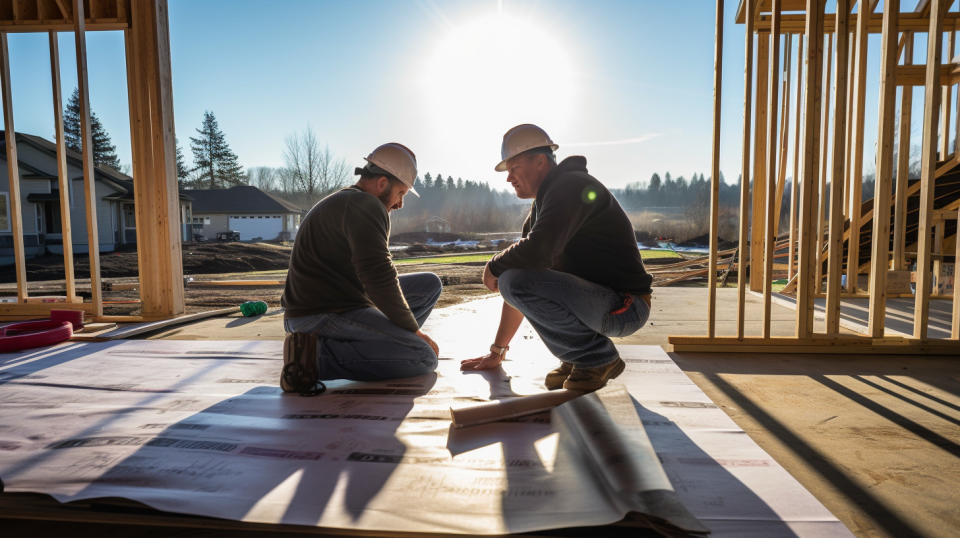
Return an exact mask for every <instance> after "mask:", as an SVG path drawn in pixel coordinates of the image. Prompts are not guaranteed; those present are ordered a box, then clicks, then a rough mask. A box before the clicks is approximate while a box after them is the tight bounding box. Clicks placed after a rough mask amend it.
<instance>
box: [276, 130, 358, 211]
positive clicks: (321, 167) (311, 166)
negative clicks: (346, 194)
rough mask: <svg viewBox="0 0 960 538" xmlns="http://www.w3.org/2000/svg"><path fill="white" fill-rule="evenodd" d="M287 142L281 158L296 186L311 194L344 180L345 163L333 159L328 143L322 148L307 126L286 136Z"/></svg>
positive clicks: (297, 188) (329, 189) (346, 173)
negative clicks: (301, 130) (298, 132)
mask: <svg viewBox="0 0 960 538" xmlns="http://www.w3.org/2000/svg"><path fill="white" fill-rule="evenodd" d="M286 146H287V147H286V149H285V150H284V152H283V160H284V162H285V163H286V165H287V166H286V173H287V174H288V175H289V179H290V181H291V182H292V186H293V188H294V189H295V190H297V191H300V192H302V193H305V194H307V195H308V196H311V197H313V196H316V195H321V194H324V193H327V192H330V191H332V190H334V189H337V188H339V187H341V186H343V185H344V184H345V183H346V182H347V178H348V177H349V176H348V172H347V163H346V162H345V161H344V160H343V159H336V158H335V157H334V156H333V154H332V153H330V147H329V146H325V147H324V148H323V149H322V150H321V149H320V143H319V142H318V141H317V137H316V135H314V134H313V129H311V128H310V126H307V128H306V129H304V131H303V132H302V133H300V134H297V133H294V134H292V135H290V136H288V137H287V140H286Z"/></svg>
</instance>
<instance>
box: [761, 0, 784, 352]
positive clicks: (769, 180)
mask: <svg viewBox="0 0 960 538" xmlns="http://www.w3.org/2000/svg"><path fill="white" fill-rule="evenodd" d="M771 2H772V3H771V8H770V11H771V14H770V86H769V87H768V91H769V97H768V98H767V107H768V108H767V114H768V116H767V155H766V158H767V169H766V181H765V182H766V195H767V201H766V204H765V207H766V212H765V224H766V226H765V227H764V240H763V246H764V255H763V337H764V338H769V337H770V318H771V293H772V291H773V288H772V285H773V256H774V254H775V249H774V245H775V244H776V242H777V237H776V224H775V223H774V222H773V219H774V218H775V216H774V215H775V214H776V210H775V208H774V205H775V204H776V190H777V104H778V87H777V86H778V84H779V83H780V80H779V78H780V0H771Z"/></svg>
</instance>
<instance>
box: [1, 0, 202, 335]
mask: <svg viewBox="0 0 960 538" xmlns="http://www.w3.org/2000/svg"><path fill="white" fill-rule="evenodd" d="M21 8H23V9H21ZM26 8H31V9H26ZM41 14H42V15H43V16H42V17H41ZM106 30H114V31H116V30H119V31H123V32H124V38H125V39H124V42H125V48H126V61H127V66H126V67H127V85H128V99H129V107H130V131H131V132H130V134H131V149H132V158H133V180H134V200H135V212H136V221H137V252H138V261H139V274H140V294H141V295H140V299H141V307H142V313H141V315H139V316H104V315H103V298H102V289H101V281H100V267H99V233H98V230H97V217H96V202H97V200H96V186H95V181H94V170H95V168H94V164H93V151H92V143H91V133H90V122H89V115H90V105H89V103H90V97H89V90H88V87H89V86H88V81H87V65H86V33H87V32H89V31H106ZM58 31H70V32H74V37H75V40H76V52H77V58H76V67H77V75H78V77H77V78H78V90H79V95H80V109H81V139H82V143H81V154H82V163H83V176H84V193H85V203H86V207H85V209H86V219H87V243H88V249H89V256H90V279H91V301H90V302H89V303H87V302H84V303H75V302H71V303H67V304H64V303H51V304H34V303H30V304H28V303H27V302H26V300H27V298H28V293H27V279H26V271H25V254H24V248H23V231H22V216H21V211H20V181H19V170H18V164H17V147H16V136H15V133H16V131H15V129H14V121H13V117H14V114H13V113H14V111H13V105H12V97H11V95H10V87H11V84H10V63H9V50H8V48H7V34H8V33H10V32H45V33H48V34H49V42H50V61H51V69H52V81H53V94H54V98H53V106H54V110H55V116H54V124H55V130H56V138H57V140H56V146H57V173H58V180H59V185H60V196H61V203H60V208H61V214H60V217H61V228H62V230H63V237H64V249H63V255H64V269H65V273H66V274H65V277H66V288H67V297H68V298H72V297H74V296H75V289H76V283H75V280H74V274H73V273H74V271H73V268H74V264H73V249H72V240H71V237H72V235H71V233H72V230H71V227H70V209H69V203H67V201H66V198H65V197H66V196H67V193H68V192H69V187H68V181H69V178H67V168H66V150H65V147H64V136H63V118H62V109H63V103H62V101H61V97H60V95H61V93H60V92H61V88H60V55H59V50H58V46H57V35H56V32H58ZM0 90H2V98H3V107H4V108H3V111H4V118H5V120H4V121H5V124H4V128H5V131H6V134H7V136H6V151H7V161H8V167H9V168H8V175H9V177H10V218H11V222H12V232H13V237H14V258H15V263H16V270H17V303H16V304H2V305H0V319H23V318H25V317H38V316H41V317H42V316H44V315H48V314H49V311H50V310H51V309H64V308H66V309H79V310H84V311H85V312H87V313H88V314H89V315H90V316H91V317H93V318H94V320H100V319H104V320H105V319H107V318H109V319H110V320H111V321H142V320H145V319H147V320H155V319H166V318H172V317H175V316H177V315H179V314H182V313H183V312H184V297H183V266H182V254H181V250H180V249H181V246H180V241H181V238H180V234H181V232H180V207H179V193H178V189H177V175H176V161H175V159H176V157H175V156H176V142H175V138H174V135H175V129H174V121H173V96H172V95H173V92H172V85H171V73H170V35H169V29H168V10H167V0H31V3H30V5H26V4H25V3H24V2H14V3H13V8H12V9H11V10H9V11H3V12H2V13H0Z"/></svg>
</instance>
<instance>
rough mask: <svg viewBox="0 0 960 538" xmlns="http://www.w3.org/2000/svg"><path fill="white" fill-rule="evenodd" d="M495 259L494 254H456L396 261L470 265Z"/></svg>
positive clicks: (414, 263)
mask: <svg viewBox="0 0 960 538" xmlns="http://www.w3.org/2000/svg"><path fill="white" fill-rule="evenodd" d="M492 257H493V254H489V253H487V254H454V255H450V256H431V257H429V258H404V259H399V260H394V261H393V263H395V264H397V265H417V264H421V263H468V262H485V261H487V260H489V259H490V258H492Z"/></svg>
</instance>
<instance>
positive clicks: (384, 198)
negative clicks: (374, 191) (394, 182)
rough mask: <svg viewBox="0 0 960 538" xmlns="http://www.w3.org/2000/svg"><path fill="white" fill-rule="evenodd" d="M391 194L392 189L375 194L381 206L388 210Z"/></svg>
mask: <svg viewBox="0 0 960 538" xmlns="http://www.w3.org/2000/svg"><path fill="white" fill-rule="evenodd" d="M391 194H393V189H392V188H390V189H387V190H385V191H383V192H382V193H380V194H378V195H377V198H379V199H380V203H382V204H383V207H385V208H387V211H390V195H391Z"/></svg>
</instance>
